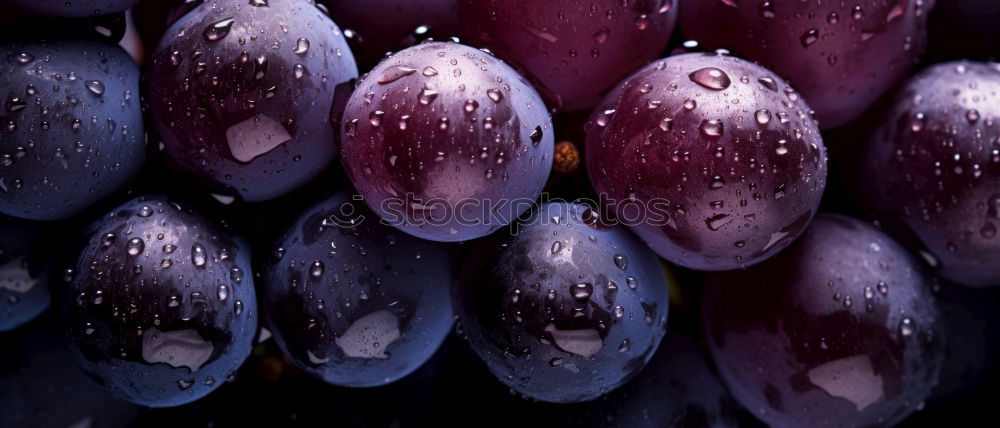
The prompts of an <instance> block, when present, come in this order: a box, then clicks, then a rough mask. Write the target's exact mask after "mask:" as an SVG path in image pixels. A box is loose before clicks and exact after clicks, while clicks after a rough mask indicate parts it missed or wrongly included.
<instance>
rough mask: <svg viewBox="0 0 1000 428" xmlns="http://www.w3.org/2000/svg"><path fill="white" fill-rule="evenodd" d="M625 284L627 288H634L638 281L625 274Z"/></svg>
mask: <svg viewBox="0 0 1000 428" xmlns="http://www.w3.org/2000/svg"><path fill="white" fill-rule="evenodd" d="M625 285H627V286H628V288H631V289H633V290H635V289H636V287H638V286H639V281H637V280H636V279H635V278H633V277H631V276H626V277H625Z"/></svg>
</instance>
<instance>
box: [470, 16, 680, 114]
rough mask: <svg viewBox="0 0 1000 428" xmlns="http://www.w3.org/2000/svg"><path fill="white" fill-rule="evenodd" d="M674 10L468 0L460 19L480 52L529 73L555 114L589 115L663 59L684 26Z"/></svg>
mask: <svg viewBox="0 0 1000 428" xmlns="http://www.w3.org/2000/svg"><path fill="white" fill-rule="evenodd" d="M674 3H675V0H638V1H635V2H619V1H612V0H600V1H595V2H592V3H590V4H589V5H584V4H581V3H580V2H578V1H575V0H553V1H545V2H542V1H519V0H489V1H480V0H461V1H459V6H458V13H459V22H460V24H461V25H462V27H463V32H464V33H465V34H467V37H469V39H470V40H471V41H472V43H473V45H476V46H482V47H486V48H489V49H490V50H492V51H493V52H495V53H496V54H497V55H498V56H499V57H500V58H502V59H504V60H505V61H508V62H509V63H510V64H511V65H513V66H514V67H516V68H518V69H519V70H520V69H523V70H524V71H525V74H526V75H528V76H530V77H531V78H532V82H533V83H534V84H535V87H536V88H538V91H539V92H540V93H541V94H542V96H544V97H545V99H546V101H547V102H548V103H549V105H550V106H552V107H554V108H558V109H561V110H582V109H585V108H588V107H591V106H593V105H594V104H596V103H597V102H598V101H599V100H600V99H601V95H602V94H603V93H604V92H605V91H607V90H608V89H610V88H611V87H612V86H613V85H614V84H615V83H617V82H618V81H619V80H621V79H622V78H624V77H625V76H627V75H628V73H630V72H632V71H633V70H635V69H637V68H639V67H641V66H643V65H644V64H646V63H647V62H649V61H652V60H653V59H655V58H657V57H659V56H660V55H661V54H662V53H663V50H664V49H665V48H666V46H667V42H668V41H669V39H670V34H671V33H672V32H673V29H674V24H675V22H676V21H677V8H676V7H674V6H675V4H674ZM588 6H589V7H588Z"/></svg>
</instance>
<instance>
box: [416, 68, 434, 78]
mask: <svg viewBox="0 0 1000 428" xmlns="http://www.w3.org/2000/svg"><path fill="white" fill-rule="evenodd" d="M420 74H423V75H424V76H427V77H431V76H437V74H438V71H437V69H435V68H434V67H431V66H427V67H424V70H423V71H422V72H420Z"/></svg>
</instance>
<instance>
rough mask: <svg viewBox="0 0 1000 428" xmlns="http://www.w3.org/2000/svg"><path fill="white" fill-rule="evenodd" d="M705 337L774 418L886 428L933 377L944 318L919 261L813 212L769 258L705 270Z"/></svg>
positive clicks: (884, 239)
mask: <svg viewBox="0 0 1000 428" xmlns="http://www.w3.org/2000/svg"><path fill="white" fill-rule="evenodd" d="M702 303H703V307H702V308H703V316H704V322H705V331H706V333H707V335H708V341H709V346H710V348H711V351H712V355H713V358H714V360H715V364H716V367H717V368H718V370H719V372H720V374H721V376H722V379H723V381H724V382H725V383H726V385H727V386H728V387H729V390H730V391H731V392H732V393H733V396H734V397H735V398H736V399H737V400H738V401H739V402H740V403H741V404H742V405H743V406H744V407H746V408H747V409H748V410H750V411H751V412H752V413H753V414H754V415H755V416H757V417H758V418H760V419H761V420H762V421H764V422H765V423H767V424H769V425H772V426H779V427H786V426H874V425H878V426H892V425H893V424H895V423H898V422H899V421H901V420H902V419H903V418H905V417H906V416H907V415H909V414H910V413H911V412H913V411H915V410H916V409H917V408H919V406H920V405H921V403H922V402H923V401H924V400H925V399H927V397H928V396H929V395H930V392H931V388H933V387H934V385H935V384H936V383H937V377H938V372H939V370H940V369H941V365H942V361H943V357H944V349H945V348H944V344H945V339H946V338H945V337H944V325H943V320H942V318H941V315H940V313H939V312H938V309H937V307H936V304H935V297H934V296H933V295H932V293H931V287H930V280H929V278H928V277H927V276H925V274H924V273H923V271H922V267H921V266H920V265H919V264H918V263H917V261H916V260H915V259H913V258H912V257H911V256H910V255H909V254H908V253H907V252H906V250H904V249H903V248H902V247H901V246H899V245H898V244H896V243H895V242H894V241H892V239H890V238H889V237H888V236H887V235H885V234H883V233H882V232H880V231H878V230H877V229H875V228H873V227H872V226H870V225H868V224H865V223H863V222H861V221H859V220H854V219H852V218H849V217H844V216H840V215H833V214H824V215H820V216H817V217H816V219H815V220H814V221H813V223H812V225H811V226H810V227H809V229H808V230H807V231H806V233H805V234H804V235H803V236H802V237H801V238H800V239H799V240H798V241H796V242H795V244H793V245H792V246H790V247H789V248H788V249H787V250H786V251H783V252H781V253H780V254H778V255H777V256H776V257H774V258H773V259H771V260H768V261H766V262H764V263H761V264H759V265H757V266H754V267H752V268H750V269H748V270H745V271H732V272H725V273H717V274H711V275H709V276H708V278H707V279H706V288H705V295H704V299H703V302H702Z"/></svg>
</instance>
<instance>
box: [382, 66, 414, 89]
mask: <svg viewBox="0 0 1000 428" xmlns="http://www.w3.org/2000/svg"><path fill="white" fill-rule="evenodd" d="M416 71H417V69H415V68H410V67H404V66H401V65H394V66H392V67H389V68H387V69H386V70H385V71H384V72H382V75H381V76H379V78H378V83H379V84H382V85H384V84H386V83H391V82H395V81H397V80H399V79H402V78H403V77H405V76H409V75H411V74H413V73H415V72H416Z"/></svg>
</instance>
